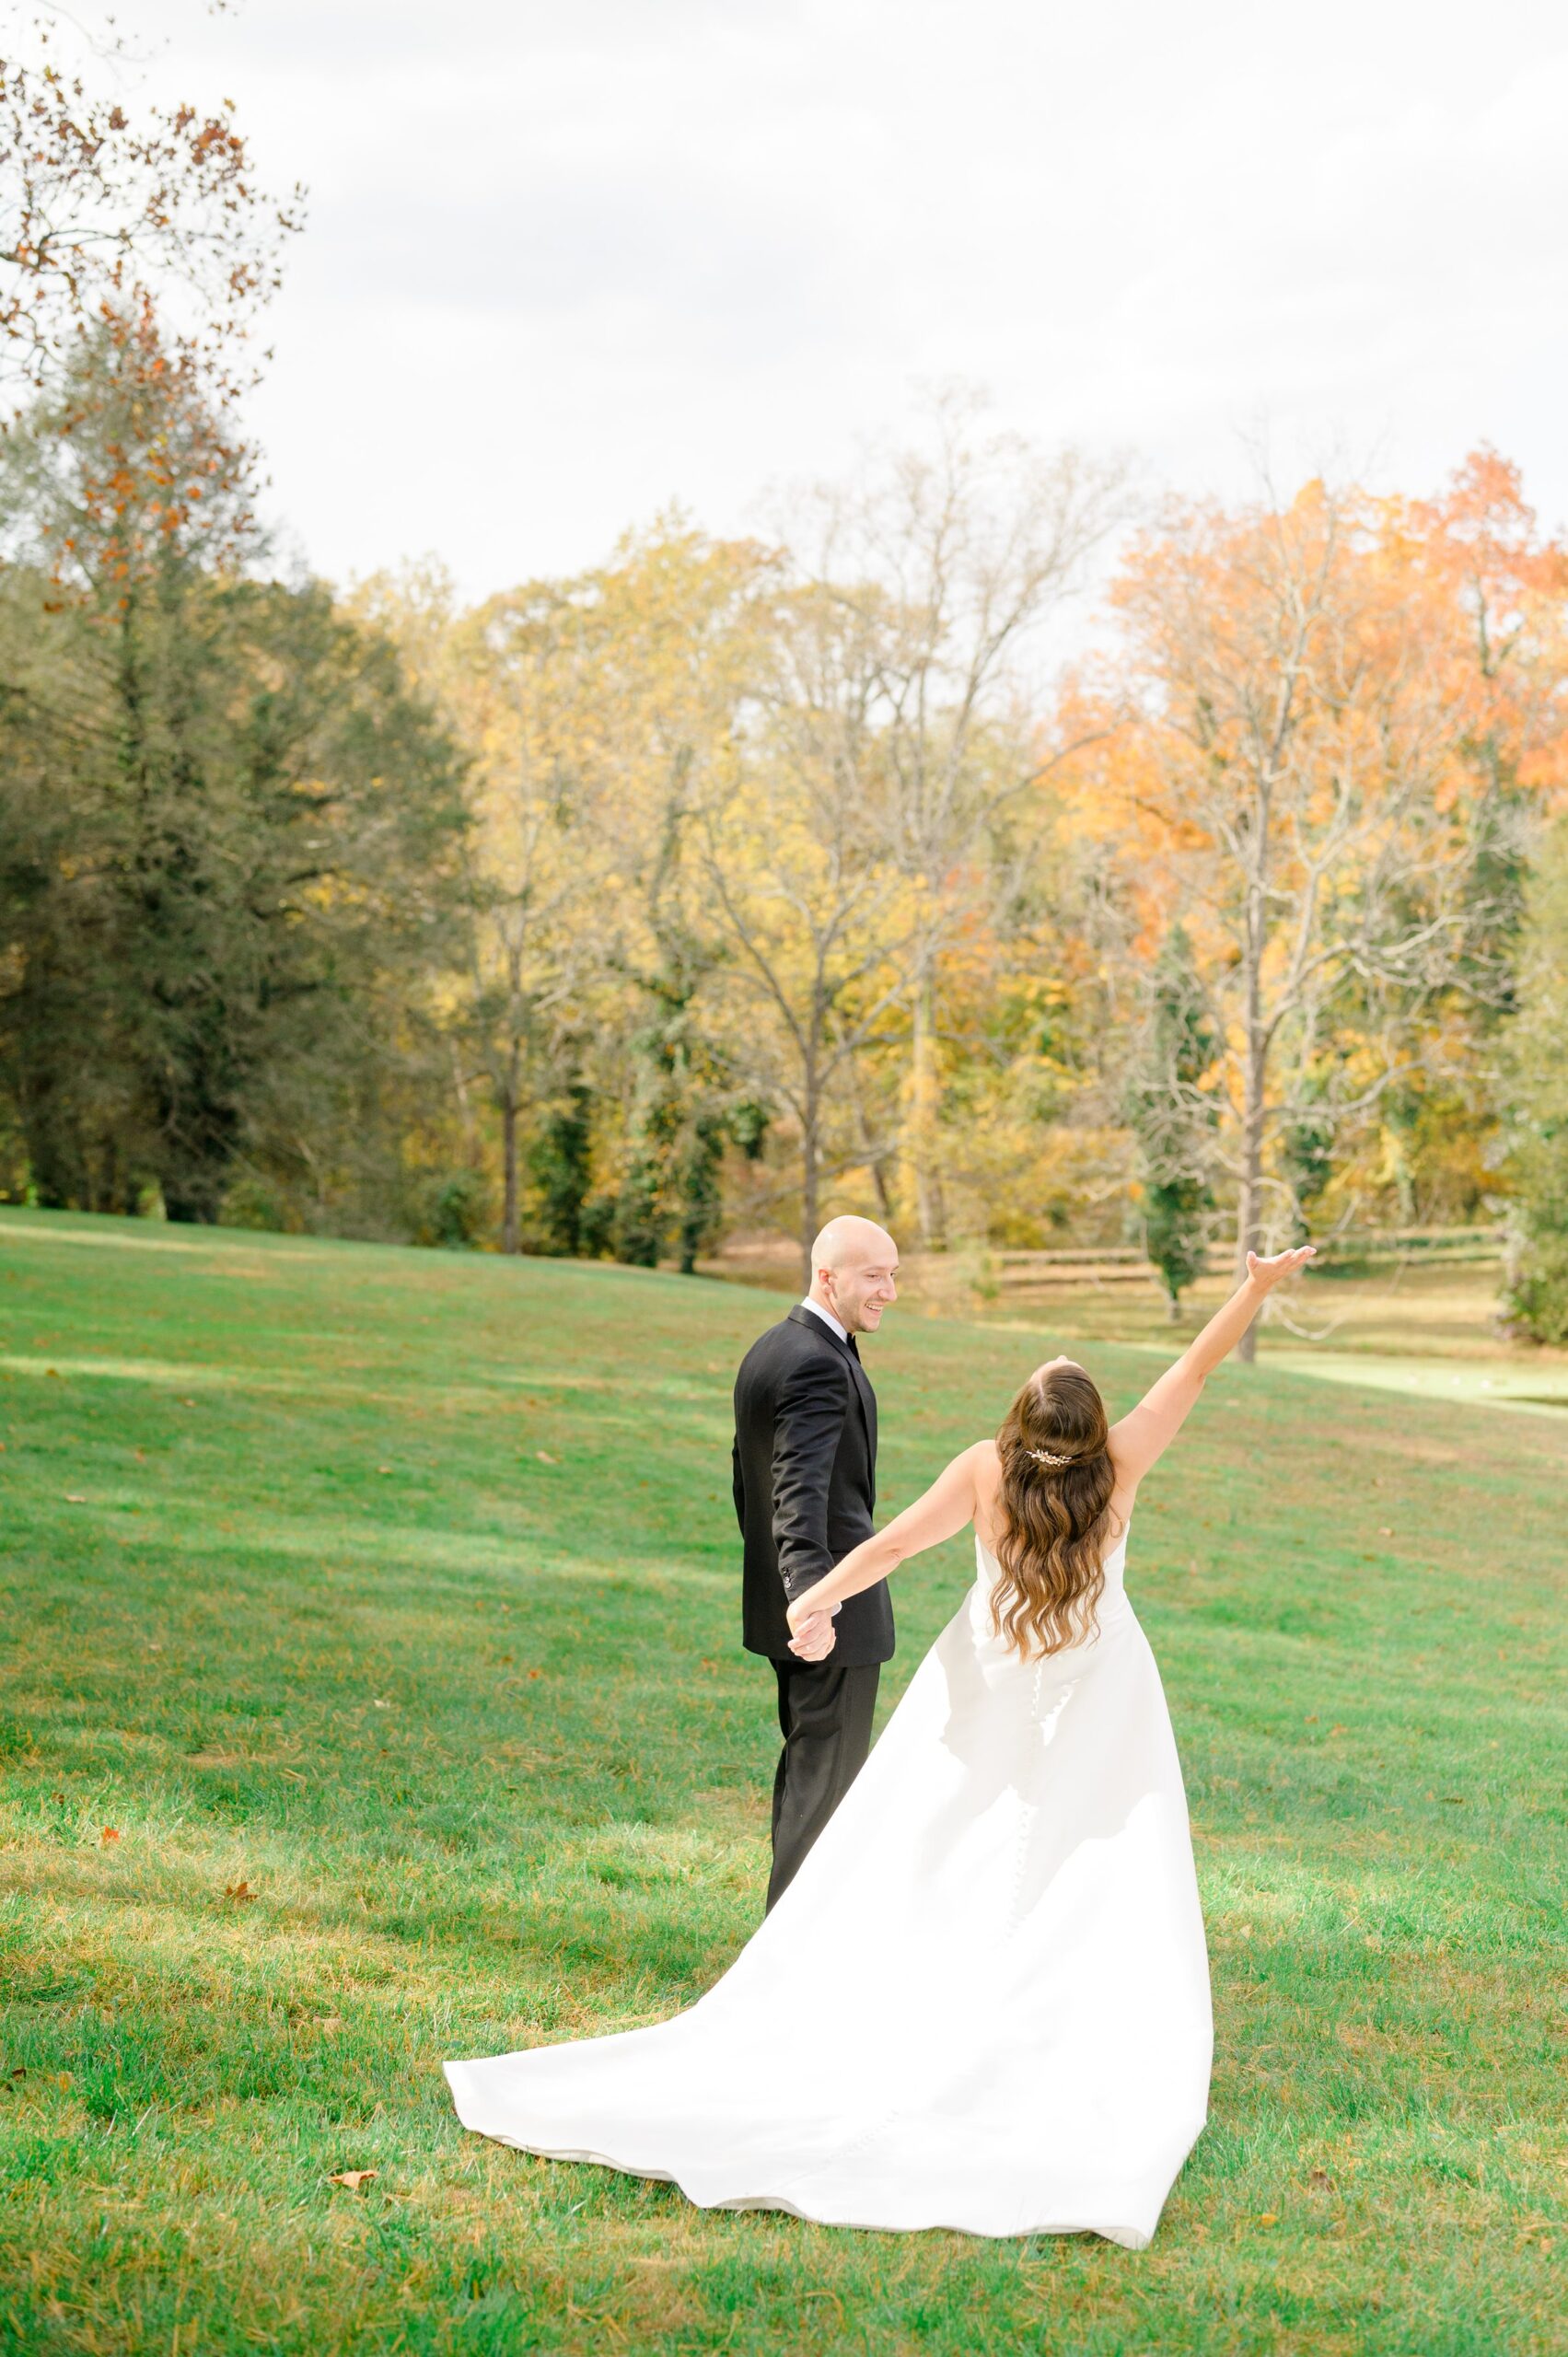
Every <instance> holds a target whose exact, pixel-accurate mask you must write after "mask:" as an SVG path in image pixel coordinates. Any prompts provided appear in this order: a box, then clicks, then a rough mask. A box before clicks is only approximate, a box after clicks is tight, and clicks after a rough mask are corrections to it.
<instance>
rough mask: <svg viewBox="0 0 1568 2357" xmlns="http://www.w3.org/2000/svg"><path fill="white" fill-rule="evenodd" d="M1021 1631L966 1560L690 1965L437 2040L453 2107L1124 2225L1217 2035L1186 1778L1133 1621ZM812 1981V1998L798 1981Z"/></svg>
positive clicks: (1183, 2114) (585, 2152)
mask: <svg viewBox="0 0 1568 2357" xmlns="http://www.w3.org/2000/svg"><path fill="white" fill-rule="evenodd" d="M1125 1557H1126V1538H1125V1537H1123V1538H1122V1539H1121V1543H1120V1544H1119V1545H1118V1547H1117V1550H1116V1552H1115V1553H1114V1554H1113V1555H1112V1556H1111V1557H1110V1558H1109V1561H1108V1562H1107V1564H1106V1566H1105V1590H1104V1595H1103V1597H1102V1600H1101V1604H1100V1608H1099V1613H1098V1633H1097V1634H1096V1635H1094V1636H1093V1637H1092V1638H1090V1639H1089V1640H1088V1641H1087V1642H1086V1643H1082V1644H1079V1645H1074V1646H1072V1647H1070V1648H1068V1649H1066V1650H1064V1651H1063V1652H1060V1653H1056V1654H1051V1655H1046V1656H1045V1657H1043V1658H1042V1659H1040V1660H1035V1661H1020V1660H1019V1658H1018V1656H1017V1655H1016V1654H1015V1653H1013V1652H1011V1651H1010V1650H1009V1649H1008V1648H1007V1647H1006V1646H1005V1645H1004V1644H1003V1643H1001V1641H1000V1639H999V1638H998V1636H997V1634H996V1631H995V1628H994V1625H993V1620H992V1614H991V1608H990V1602H989V1598H990V1592H991V1587H992V1585H993V1581H994V1580H995V1578H996V1575H997V1574H996V1566H995V1563H994V1562H993V1559H992V1557H991V1556H990V1555H989V1553H988V1552H987V1551H986V1550H985V1549H984V1548H983V1547H982V1546H981V1545H979V1543H978V1541H977V1545H976V1578H975V1584H974V1586H973V1587H972V1588H971V1589H970V1593H969V1595H968V1596H967V1597H966V1599H965V1601H964V1603H963V1605H962V1607H961V1608H960V1609H959V1610H958V1613H957V1614H956V1615H955V1616H954V1618H953V1619H952V1620H950V1621H949V1622H948V1624H947V1628H946V1629H945V1630H944V1631H943V1632H942V1634H941V1636H940V1637H939V1638H938V1639H937V1641H936V1643H935V1645H933V1647H932V1649H931V1651H930V1652H929V1653H928V1654H927V1655H926V1656H925V1659H924V1660H923V1662H922V1663H921V1665H920V1667H919V1669H918V1670H917V1671H916V1672H915V1675H914V1677H913V1678H912V1680H911V1683H910V1687H909V1689H908V1691H907V1693H906V1694H905V1695H904V1697H903V1700H902V1701H900V1704H899V1706H898V1708H897V1709H896V1710H895V1711H894V1713H893V1714H892V1716H891V1718H890V1719H889V1722H888V1725H887V1727H886V1729H885V1731H884V1733H883V1735H882V1737H881V1740H880V1741H879V1742H878V1743H877V1746H876V1747H875V1749H874V1750H873V1751H872V1754H871V1757H870V1759H868V1760H867V1762H866V1764H865V1767H864V1768H863V1769H862V1770H861V1771H860V1774H859V1776H858V1777H857V1778H856V1780H855V1782H854V1785H853V1786H852V1787H851V1789H850V1791H849V1793H848V1794H847V1795H846V1797H845V1799H844V1800H843V1801H842V1803H841V1805H840V1806H839V1809H838V1812H837V1814H836V1815H835V1816H834V1817H833V1818H832V1821H831V1822H830V1825H829V1826H828V1827H827V1829H826V1830H825V1831H824V1832H823V1834H822V1835H821V1837H820V1839H819V1841H818V1842H817V1845H816V1847H815V1849H813V1850H812V1852H811V1853H810V1855H809V1856H808V1857H807V1860H806V1862H805V1864H803V1865H802V1866H801V1868H800V1871H799V1873H798V1874H797V1875H796V1878H795V1880H794V1882H793V1883H792V1884H791V1885H790V1887H789V1888H788V1889H787V1890H786V1891H785V1893H784V1897H783V1898H781V1899H780V1901H779V1903H778V1905H777V1906H776V1907H775V1908H774V1910H773V1911H772V1914H771V1915H770V1916H768V1917H767V1918H766V1919H765V1920H764V1922H762V1923H761V1926H760V1927H759V1929H758V1930H757V1931H756V1933H754V1934H753V1935H752V1937H751V1938H750V1939H749V1941H748V1942H747V1944H746V1945H745V1947H744V1948H742V1950H741V1952H740V1954H739V1955H738V1956H737V1958H736V1960H735V1962H734V1964H732V1965H731V1966H730V1968H729V1969H728V1971H727V1972H726V1973H725V1975H724V1976H723V1978H722V1979H721V1980H719V1981H718V1982H717V1983H716V1984H715V1985H714V1988H713V1989H711V1990H710V1991H708V1993H707V1995H706V1996H704V1997H702V1998H700V1999H699V2000H698V2001H697V2003H695V2004H693V2005H691V2006H690V2007H689V2008H688V2009H687V2010H686V2012H684V2013H681V2014H676V2016H675V2017H674V2019H673V2020H671V2021H668V2022H662V2023H659V2024H658V2025H656V2026H654V2027H652V2028H648V2029H637V2030H629V2031H624V2032H621V2033H619V2034H617V2035H614V2036H610V2037H606V2038H587V2039H584V2040H580V2041H577V2042H575V2043H574V2044H572V2045H567V2046H546V2047H534V2048H532V2049H528V2050H527V2051H525V2052H522V2053H517V2054H502V2055H496V2056H494V2057H492V2058H491V2059H489V2060H487V2061H471V2062H448V2063H447V2066H446V2069H447V2078H448V2080H449V2081H450V2083H451V2089H452V2096H453V2099H454V2101H455V2103H456V2105H457V2108H458V2113H459V2118H460V2119H462V2121H463V2122H464V2124H465V2126H467V2127H469V2128H471V2129H473V2130H475V2131H477V2132H478V2133H479V2134H481V2135H482V2136H490V2137H494V2138H495V2139H496V2140H497V2141H498V2142H501V2143H505V2144H512V2145H516V2146H517V2147H519V2148H520V2149H521V2150H522V2151H524V2152H529V2153H538V2154H546V2155H548V2156H551V2157H552V2158H555V2159H560V2160H574V2161H594V2162H598V2163H601V2164H602V2165H604V2166H606V2167H609V2168H617V2169H625V2170H629V2171H632V2172H633V2173H635V2174H636V2175H638V2176H640V2177H663V2178H668V2179H670V2180H671V2181H673V2182H674V2183H675V2184H676V2185H678V2186H679V2188H680V2189H681V2190H682V2192H684V2193H685V2194H686V2195H687V2196H688V2197H689V2198H690V2199H691V2200H692V2201H694V2202H696V2203H699V2204H700V2205H701V2206H703V2208H714V2207H726V2208H732V2209H746V2208H761V2209H774V2210H787V2211H792V2212H795V2213H796V2214H797V2215H798V2216H800V2217H803V2218H813V2219H818V2220H820V2221H821V2222H823V2223H826V2224H830V2225H840V2226H865V2227H880V2228H888V2229H913V2228H919V2227H927V2226H947V2227H954V2228H957V2229H958V2230H959V2231H961V2232H963V2233H966V2234H972V2235H1025V2234H1074V2233H1093V2234H1098V2235H1104V2236H1105V2237H1106V2238H1107V2239H1108V2240H1109V2241H1111V2242H1116V2243H1121V2244H1124V2245H1126V2246H1127V2247H1129V2248H1131V2249H1141V2248H1142V2247H1144V2245H1145V2244H1146V2243H1147V2242H1148V2240H1149V2238H1150V2236H1151V2235H1153V2233H1154V2231H1155V2227H1156V2223H1158V2219H1159V2214H1160V2211H1161V2209H1162V2208H1163V2206H1164V2203H1165V2200H1166V2197H1167V2193H1168V2192H1169V2190H1170V2188H1171V2185H1172V2183H1173V2181H1174V2179H1175V2177H1176V2175H1177V2172H1178V2170H1179V2168H1180V2166H1181V2165H1182V2163H1183V2161H1184V2160H1185V2159H1186V2157H1187V2154H1188V2153H1189V2152H1190V2151H1191V2147H1192V2144H1193V2142H1194V2141H1195V2139H1196V2138H1197V2136H1198V2135H1199V2133H1200V2131H1202V2126H1203V2122H1204V2118H1205V2114H1206V2109H1207V2104H1208V2089H1209V2069H1210V2062H1211V2059H1212V2053H1213V2040H1214V2034H1213V2021H1212V2015H1211V2011H1210V2003H1209V1974H1208V1956H1207V1953H1206V1950H1205V1947H1204V1943H1203V1924H1202V1914H1201V1912H1200V1910H1199V1903H1198V1888H1197V1880H1196V1876H1195V1875H1194V1872H1193V1865H1192V1844H1191V1834H1190V1831H1189V1827H1188V1818H1187V1803H1186V1796H1185V1794H1184V1793H1183V1790H1182V1783H1181V1771H1180V1767H1179V1763H1178V1760H1177V1756H1176V1744H1175V1740H1174V1738H1173V1736H1172V1734H1171V1725H1170V1716H1169V1713H1168V1712H1167V1708H1166V1701H1165V1695H1164V1691H1163V1689H1162V1688H1161V1685H1160V1678H1159V1672H1158V1670H1157V1669H1156V1666H1155V1660H1154V1655H1152V1653H1151V1652H1150V1650H1149V1646H1148V1641H1147V1639H1146V1638H1145V1637H1144V1631H1143V1630H1142V1629H1141V1627H1140V1626H1139V1624H1138V1621H1137V1619H1136V1617H1135V1615H1134V1614H1133V1611H1132V1606H1131V1605H1130V1604H1129V1602H1128V1600H1127V1596H1126V1594H1125V1591H1124V1589H1123V1585H1122V1570H1123V1565H1124V1562H1125ZM807 2004H809V2006H810V2008H811V2019H810V2023H809V2026H807V2024H806V2023H805V2022H804V2020H803V2018H802V2014H803V2008H804V2007H806V2006H807Z"/></svg>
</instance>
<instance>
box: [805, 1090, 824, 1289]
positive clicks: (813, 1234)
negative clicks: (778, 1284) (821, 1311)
mask: <svg viewBox="0 0 1568 2357" xmlns="http://www.w3.org/2000/svg"><path fill="white" fill-rule="evenodd" d="M817 1124H818V1103H817V1081H816V1075H815V1074H807V1083H806V1109H805V1116H804V1118H803V1120H802V1121H801V1124H800V1289H801V1292H802V1293H809V1292H810V1290H811V1280H812V1278H813V1276H814V1275H815V1273H816V1271H814V1270H813V1268H812V1266H811V1247H812V1246H813V1244H815V1243H816V1241H817V1231H818V1229H819V1227H820V1226H821V1225H822V1221H821V1216H820V1213H821V1198H820V1192H819V1182H818V1173H817V1161H818V1155H819V1142H818V1135H817Z"/></svg>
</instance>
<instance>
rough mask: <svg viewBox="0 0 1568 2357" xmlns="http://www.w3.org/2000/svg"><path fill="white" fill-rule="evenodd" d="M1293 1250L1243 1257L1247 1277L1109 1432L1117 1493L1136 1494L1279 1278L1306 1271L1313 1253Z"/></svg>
mask: <svg viewBox="0 0 1568 2357" xmlns="http://www.w3.org/2000/svg"><path fill="white" fill-rule="evenodd" d="M1316 1251H1317V1246H1316V1245H1313V1244H1298V1245H1297V1246H1296V1247H1295V1249H1294V1250H1293V1251H1290V1252H1276V1253H1275V1254H1274V1255H1273V1257H1272V1259H1270V1260H1262V1259H1260V1256H1259V1255H1258V1254H1257V1253H1256V1252H1249V1254H1248V1255H1247V1274H1246V1276H1245V1277H1244V1278H1243V1280H1242V1282H1241V1283H1240V1284H1239V1285H1237V1289H1236V1291H1235V1292H1234V1293H1233V1294H1232V1295H1231V1297H1230V1299H1229V1300H1228V1301H1227V1302H1226V1303H1225V1307H1224V1308H1223V1309H1216V1310H1215V1312H1214V1316H1213V1317H1212V1318H1210V1320H1209V1322H1208V1324H1207V1325H1206V1326H1205V1327H1204V1329H1203V1330H1202V1333H1201V1334H1200V1335H1199V1336H1198V1337H1197V1339H1196V1341H1193V1342H1192V1343H1191V1344H1190V1345H1189V1347H1188V1348H1187V1349H1186V1350H1185V1351H1183V1352H1182V1353H1181V1356H1180V1357H1179V1359H1178V1360H1177V1362H1176V1364H1175V1365H1174V1366H1167V1369H1166V1371H1165V1373H1164V1374H1163V1375H1162V1376H1160V1378H1159V1381H1158V1382H1157V1383H1156V1384H1155V1385H1153V1386H1152V1387H1151V1388H1150V1389H1149V1390H1147V1391H1146V1392H1145V1393H1144V1397H1143V1398H1142V1399H1140V1400H1139V1402H1138V1404H1137V1406H1136V1407H1135V1408H1134V1409H1132V1411H1131V1412H1130V1413H1129V1414H1127V1415H1125V1416H1123V1417H1122V1419H1121V1422H1120V1423H1116V1424H1112V1426H1111V1428H1110V1434H1109V1444H1108V1445H1109V1449H1110V1459H1111V1463H1112V1464H1113V1465H1114V1466H1115V1468H1116V1480H1117V1487H1118V1489H1119V1490H1122V1491H1131V1490H1135V1489H1136V1488H1137V1486H1138V1483H1139V1482H1140V1481H1141V1480H1143V1478H1144V1474H1145V1473H1146V1472H1147V1471H1148V1469H1149V1468H1150V1466H1151V1465H1154V1464H1156V1463H1157V1462H1158V1460H1159V1459H1160V1458H1161V1457H1163V1456H1164V1455H1165V1452H1166V1450H1167V1448H1168V1447H1169V1446H1170V1444H1171V1442H1172V1441H1173V1440H1174V1439H1175V1438H1176V1435H1177V1434H1178V1433H1179V1431H1180V1430H1181V1427H1182V1425H1183V1424H1184V1423H1185V1422H1187V1419H1188V1416H1189V1415H1190V1414H1191V1411H1192V1409H1193V1407H1194V1406H1195V1405H1196V1403H1197V1399H1198V1395H1199V1393H1200V1392H1201V1391H1202V1388H1203V1385H1204V1383H1205V1381H1206V1380H1207V1379H1208V1377H1209V1376H1211V1375H1213V1373H1214V1369H1215V1367H1217V1366H1218V1365H1219V1364H1220V1362H1221V1360H1222V1359H1224V1358H1227V1357H1228V1356H1229V1354H1230V1353H1231V1352H1232V1351H1233V1350H1234V1349H1235V1348H1236V1346H1237V1342H1239V1341H1240V1340H1241V1338H1242V1336H1243V1334H1245V1333H1246V1331H1247V1329H1248V1328H1249V1326H1250V1325H1251V1323H1252V1320H1253V1319H1254V1318H1256V1317H1257V1315H1258V1312H1259V1310H1260V1308H1261V1307H1262V1306H1263V1302H1264V1300H1265V1298H1266V1297H1267V1295H1269V1294H1271V1293H1272V1291H1273V1288H1274V1287H1275V1285H1277V1284H1278V1283H1279V1282H1280V1279H1281V1278H1282V1277H1288V1276H1291V1275H1293V1274H1294V1273H1295V1271H1296V1270H1297V1269H1301V1268H1305V1267H1306V1265H1307V1261H1308V1260H1311V1259H1312V1258H1313V1256H1314V1254H1315V1253H1316Z"/></svg>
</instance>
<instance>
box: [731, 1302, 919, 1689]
mask: <svg viewBox="0 0 1568 2357" xmlns="http://www.w3.org/2000/svg"><path fill="white" fill-rule="evenodd" d="M876 1504H877V1394H876V1393H875V1392H874V1391H873V1390H872V1388H871V1383H870V1378H869V1377H868V1376H867V1375H866V1373H865V1368H864V1367H863V1366H862V1365H861V1364H860V1360H859V1358H858V1357H857V1356H856V1354H855V1353H854V1350H853V1349H852V1348H851V1346H850V1344H849V1343H847V1342H841V1341H840V1340H839V1338H838V1336H837V1335H836V1334H835V1333H834V1332H833V1331H832V1329H830V1327H827V1326H825V1325H824V1324H823V1323H822V1320H821V1319H820V1318H818V1317H815V1316H814V1315H813V1314H812V1312H811V1311H810V1310H809V1309H806V1308H802V1307H801V1306H798V1305H797V1306H796V1307H795V1308H794V1309H792V1310H791V1311H790V1313H789V1316H788V1317H787V1318H784V1321H783V1322H782V1324H780V1325H777V1326H770V1327H769V1329H768V1330H767V1332H766V1333H765V1334H762V1335H760V1336H759V1337H758V1339H757V1341H755V1342H753V1343H752V1345H751V1348H750V1349H749V1351H748V1352H747V1353H746V1356H745V1357H744V1358H743V1359H742V1361H741V1363H740V1372H739V1374H738V1376H736V1379H735V1511H736V1514H737V1515H738V1518H739V1522H740V1531H741V1537H742V1538H743V1539H744V1541H745V1561H746V1569H745V1587H744V1631H743V1633H744V1640H745V1643H746V1645H747V1647H748V1649H749V1651H750V1652H751V1653H754V1654H767V1655H770V1656H771V1658H772V1660H774V1661H789V1660H793V1659H794V1658H795V1656H794V1655H792V1654H791V1653H790V1650H789V1622H788V1620H786V1619H785V1617H784V1614H785V1610H786V1608H787V1607H788V1606H789V1605H791V1604H793V1603H794V1601H795V1599H796V1596H802V1595H804V1593H805V1591H806V1590H807V1588H808V1587H814V1586H815V1585H816V1584H817V1582H818V1581H819V1580H820V1579H825V1578H826V1577H827V1575H828V1573H830V1571H831V1570H832V1568H833V1565H834V1564H835V1563H837V1562H841V1561H842V1558H843V1557H844V1556H845V1555H847V1554H848V1553H849V1551H850V1549H851V1548H852V1547H857V1546H858V1545H859V1544H860V1541H861V1540H862V1539H863V1538H870V1536H871V1531H872V1521H871V1514H872V1509H873V1507H874V1506H875V1505H876ZM834 1625H835V1628H836V1631H837V1642H836V1643H835V1644H834V1647H833V1650H832V1652H831V1654H830V1655H829V1659H830V1661H835V1662H838V1663H839V1664H841V1665H842V1666H843V1667H844V1668H846V1669H850V1668H855V1667H858V1666H864V1665H865V1664H866V1663H868V1662H874V1661H887V1660H889V1659H890V1657H891V1655H892V1651H893V1607H892V1602H891V1599H890V1598H889V1595H888V1583H887V1581H886V1580H878V1582H877V1585H876V1586H875V1587H868V1588H866V1589H865V1590H864V1591H863V1592H862V1594H861V1595H859V1596H849V1597H847V1598H846V1600H845V1602H844V1604H843V1605H842V1608H841V1609H840V1612H839V1616H838V1620H837V1621H836V1622H835V1624H834Z"/></svg>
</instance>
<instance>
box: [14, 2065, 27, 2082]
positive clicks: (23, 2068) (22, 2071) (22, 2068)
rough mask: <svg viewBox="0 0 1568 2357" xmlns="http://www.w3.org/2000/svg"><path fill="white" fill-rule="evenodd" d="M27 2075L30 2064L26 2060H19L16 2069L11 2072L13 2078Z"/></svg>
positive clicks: (22, 2077)
mask: <svg viewBox="0 0 1568 2357" xmlns="http://www.w3.org/2000/svg"><path fill="white" fill-rule="evenodd" d="M27 2075H28V2066H27V2064H26V2063H25V2062H18V2063H17V2067H16V2069H15V2070H14V2071H13V2072H12V2073H11V2076H12V2078H13V2079H25V2078H26V2077H27Z"/></svg>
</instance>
